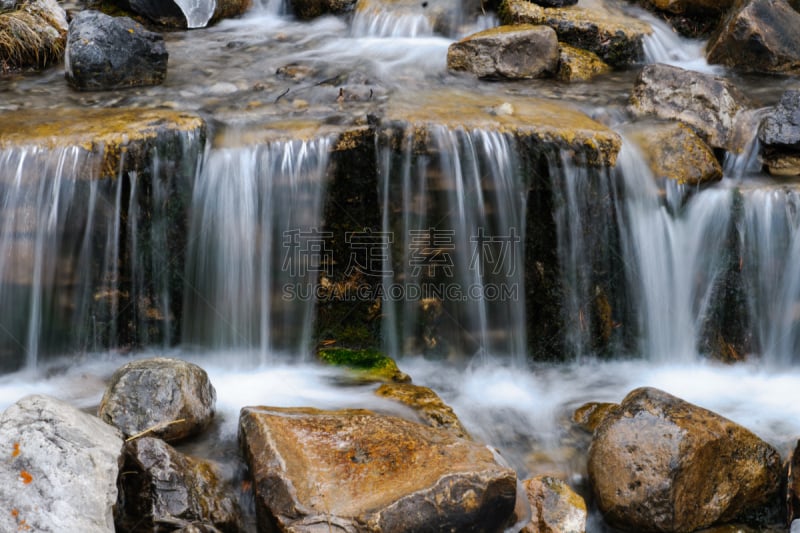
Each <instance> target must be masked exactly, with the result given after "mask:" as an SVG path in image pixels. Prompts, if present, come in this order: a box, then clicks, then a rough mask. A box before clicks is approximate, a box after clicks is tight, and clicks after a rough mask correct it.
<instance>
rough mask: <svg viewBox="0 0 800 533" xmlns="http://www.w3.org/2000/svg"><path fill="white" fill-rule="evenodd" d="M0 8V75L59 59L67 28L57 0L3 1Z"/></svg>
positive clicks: (64, 15) (46, 65)
mask: <svg viewBox="0 0 800 533" xmlns="http://www.w3.org/2000/svg"><path fill="white" fill-rule="evenodd" d="M0 5H2V7H0V74H3V73H4V72H6V71H9V70H12V71H13V70H21V69H27V68H34V69H43V68H46V67H48V66H50V65H52V64H53V63H57V62H58V61H60V60H61V58H62V56H63V55H64V48H65V47H66V43H67V29H68V28H69V25H68V23H67V14H66V12H65V11H64V9H63V8H62V7H61V6H60V5H59V4H58V2H56V0H31V1H28V2H24V3H17V2H15V1H14V0H10V1H9V0H6V1H5V2H4V3H3V4H0Z"/></svg>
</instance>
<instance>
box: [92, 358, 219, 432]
mask: <svg viewBox="0 0 800 533" xmlns="http://www.w3.org/2000/svg"><path fill="white" fill-rule="evenodd" d="M215 400H216V391H215V390H214V387H213V386H212V385H211V383H210V382H209V380H208V374H206V371H205V370H203V369H202V368H200V367H199V366H197V365H195V364H192V363H188V362H186V361H181V360H180V359H167V358H160V357H158V358H153V359H142V360H139V361H133V362H131V363H128V364H126V365H124V366H123V367H122V368H120V369H119V370H117V371H116V372H115V373H114V375H113V376H111V382H110V383H109V385H108V388H107V389H106V392H105V394H104V395H103V399H102V401H101V402H100V408H99V416H100V418H102V419H103V420H105V421H106V422H108V423H109V424H111V425H112V426H115V427H117V428H119V429H120V430H121V431H122V432H123V433H124V434H125V436H126V437H130V436H134V435H139V434H141V433H142V432H146V433H147V434H148V435H149V436H153V437H158V438H161V439H164V440H166V441H168V442H172V441H178V440H181V439H184V438H186V437H190V436H192V435H196V434H198V433H200V432H201V431H202V430H203V429H205V427H206V426H208V424H209V423H210V422H211V419H212V418H213V417H214V402H215Z"/></svg>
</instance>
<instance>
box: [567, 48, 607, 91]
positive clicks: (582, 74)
mask: <svg viewBox="0 0 800 533" xmlns="http://www.w3.org/2000/svg"><path fill="white" fill-rule="evenodd" d="M558 50H559V60H558V72H557V73H556V78H557V79H558V80H559V81H568V82H574V81H589V80H591V79H592V78H594V77H595V76H597V75H600V74H605V73H606V72H610V71H611V67H610V66H608V64H606V63H605V62H604V61H603V60H602V59H600V58H599V57H597V54H595V53H594V52H590V51H588V50H582V49H580V48H575V47H574V46H570V45H568V44H564V43H559V45H558Z"/></svg>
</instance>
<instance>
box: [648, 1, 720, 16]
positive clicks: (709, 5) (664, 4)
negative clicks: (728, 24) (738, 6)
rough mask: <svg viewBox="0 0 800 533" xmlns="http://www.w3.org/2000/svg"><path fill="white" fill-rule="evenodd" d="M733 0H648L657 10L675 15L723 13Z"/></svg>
mask: <svg viewBox="0 0 800 533" xmlns="http://www.w3.org/2000/svg"><path fill="white" fill-rule="evenodd" d="M734 2H735V0H648V3H649V4H650V5H652V6H653V7H654V8H655V9H657V10H658V11H666V12H667V13H674V14H676V15H682V14H705V15H707V14H714V13H717V14H719V13H725V12H726V11H728V10H729V9H730V8H731V7H732V6H733V4H734Z"/></svg>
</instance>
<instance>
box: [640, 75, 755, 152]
mask: <svg viewBox="0 0 800 533" xmlns="http://www.w3.org/2000/svg"><path fill="white" fill-rule="evenodd" d="M747 107H749V100H748V99H747V97H746V96H745V95H744V94H742V93H741V91H739V90H738V89H737V88H736V87H734V86H733V85H732V84H731V83H730V82H728V81H727V80H725V79H723V78H719V77H717V76H712V75H710V74H703V73H701V72H694V71H690V70H685V69H682V68H679V67H673V66H670V65H664V64H661V63H656V64H653V65H647V66H646V67H644V68H643V69H642V72H641V73H640V74H639V77H638V78H637V80H636V84H635V85H634V87H633V91H632V93H631V98H630V110H631V112H632V113H633V114H634V115H637V116H644V115H655V116H656V117H658V118H663V119H669V120H679V121H681V122H683V123H684V124H686V125H687V126H689V127H691V128H692V129H693V130H695V131H696V132H697V133H698V135H700V137H701V138H702V139H703V140H704V141H705V142H707V143H708V144H709V145H710V146H711V147H712V148H724V149H728V147H729V146H730V145H731V144H732V143H731V140H730V136H731V132H732V130H733V128H734V125H735V122H736V116H737V114H738V113H739V112H740V111H742V110H744V109H746V108H747Z"/></svg>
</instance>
